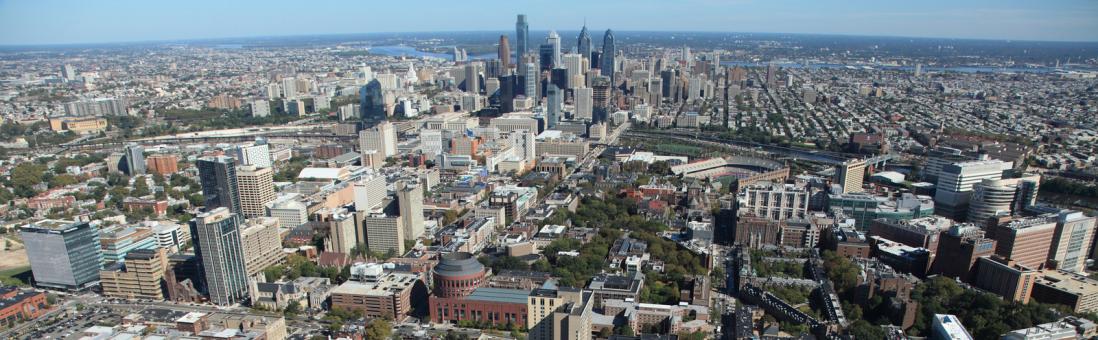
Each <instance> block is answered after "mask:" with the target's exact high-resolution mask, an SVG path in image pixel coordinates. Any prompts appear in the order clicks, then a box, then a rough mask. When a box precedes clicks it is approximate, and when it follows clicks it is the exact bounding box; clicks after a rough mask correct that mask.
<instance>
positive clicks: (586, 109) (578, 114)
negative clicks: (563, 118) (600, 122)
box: [573, 87, 595, 121]
mask: <svg viewBox="0 0 1098 340" xmlns="http://www.w3.org/2000/svg"><path fill="white" fill-rule="evenodd" d="M573 91H574V92H575V96H576V99H575V100H576V108H575V112H574V113H573V115H574V116H575V118H576V119H579V120H587V121H590V120H591V118H592V116H591V115H592V112H594V111H593V107H592V106H591V104H592V95H593V94H594V93H595V92H594V90H592V89H591V88H589V87H577V88H576V89H575V90H573Z"/></svg>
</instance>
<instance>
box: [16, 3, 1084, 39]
mask: <svg viewBox="0 0 1098 340" xmlns="http://www.w3.org/2000/svg"><path fill="white" fill-rule="evenodd" d="M517 13H525V14H527V15H528V17H529V21H530V26H531V29H532V30H546V29H560V30H575V29H578V27H579V26H580V25H581V24H582V23H583V20H584V18H586V19H587V22H588V26H589V27H591V28H592V29H596V30H598V29H605V28H613V29H615V30H625V31H628V30H660V31H663V30H672V31H728V32H781V33H821V34H854V35H889V36H910V37H947V38H991V39H1013V40H1058V41H1065V40H1066V41H1098V1H1096V0H1048V1H1040V0H1030V1H1018V0H953V1H947V0H921V1H910V0H876V1H869V0H841V1H840V0H553V1H547V0H509V1H508V0H466V1H453V0H449V1H448V0H403V1H388V0H387V1H375V0H357V1H352V0H327V1H326V0H313V1H286V0H264V1H256V0H217V1H213V0H0V45H14V44H61V43H96V42H124V41H149V40H175V39H201V38H225V37H250V36H279V35H308V34H328V33H369V32H413V31H415V32H418V31H484V30H489V31H502V30H513V29H514V20H515V14H517Z"/></svg>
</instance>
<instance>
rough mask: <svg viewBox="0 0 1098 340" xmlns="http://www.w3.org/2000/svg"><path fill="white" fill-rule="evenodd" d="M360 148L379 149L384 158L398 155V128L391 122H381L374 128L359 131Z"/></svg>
mask: <svg viewBox="0 0 1098 340" xmlns="http://www.w3.org/2000/svg"><path fill="white" fill-rule="evenodd" d="M358 150H359V152H364V151H367V150H377V151H378V152H380V153H381V156H382V157H384V158H389V157H392V156H396V154H397V137H396V129H394V128H393V124H392V123H389V122H387V121H386V122H381V123H378V124H377V125H375V126H374V127H372V128H368V129H365V130H362V131H359V132H358Z"/></svg>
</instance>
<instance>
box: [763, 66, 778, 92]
mask: <svg viewBox="0 0 1098 340" xmlns="http://www.w3.org/2000/svg"><path fill="white" fill-rule="evenodd" d="M777 81H778V64H775V63H774V62H770V63H769V64H767V65H766V84H764V85H766V87H767V88H771V87H774V85H776V84H775V83H776V82H777Z"/></svg>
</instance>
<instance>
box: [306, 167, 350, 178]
mask: <svg viewBox="0 0 1098 340" xmlns="http://www.w3.org/2000/svg"><path fill="white" fill-rule="evenodd" d="M341 174H343V168H304V169H301V172H300V173H298V174H297V178H298V179H302V178H318V179H339V177H340V175H341Z"/></svg>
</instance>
